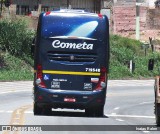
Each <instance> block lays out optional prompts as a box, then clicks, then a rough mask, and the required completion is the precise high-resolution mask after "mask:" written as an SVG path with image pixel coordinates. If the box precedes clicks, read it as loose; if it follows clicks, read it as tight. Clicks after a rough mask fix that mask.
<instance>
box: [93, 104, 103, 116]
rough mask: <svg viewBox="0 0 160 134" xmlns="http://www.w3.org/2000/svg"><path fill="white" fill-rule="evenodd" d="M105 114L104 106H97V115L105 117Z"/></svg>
mask: <svg viewBox="0 0 160 134" xmlns="http://www.w3.org/2000/svg"><path fill="white" fill-rule="evenodd" d="M103 115H104V106H97V107H95V116H97V117H103Z"/></svg>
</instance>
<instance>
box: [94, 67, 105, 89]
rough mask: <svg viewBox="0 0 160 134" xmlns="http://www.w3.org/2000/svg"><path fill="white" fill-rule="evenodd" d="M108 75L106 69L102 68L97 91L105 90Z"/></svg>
mask: <svg viewBox="0 0 160 134" xmlns="http://www.w3.org/2000/svg"><path fill="white" fill-rule="evenodd" d="M106 73H107V70H106V68H105V67H101V69H100V77H99V81H98V84H97V86H96V88H95V90H102V89H103V88H105V87H106Z"/></svg>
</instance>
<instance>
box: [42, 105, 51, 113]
mask: <svg viewBox="0 0 160 134" xmlns="http://www.w3.org/2000/svg"><path fill="white" fill-rule="evenodd" d="M43 110H44V111H43V112H44V114H45V115H51V114H52V108H51V107H50V106H46V107H44V109H43Z"/></svg>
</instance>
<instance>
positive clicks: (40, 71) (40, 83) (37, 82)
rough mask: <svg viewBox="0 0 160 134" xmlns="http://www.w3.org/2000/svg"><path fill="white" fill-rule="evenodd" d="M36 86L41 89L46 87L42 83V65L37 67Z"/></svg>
mask: <svg viewBox="0 0 160 134" xmlns="http://www.w3.org/2000/svg"><path fill="white" fill-rule="evenodd" d="M36 84H37V85H38V86H40V87H42V88H46V85H45V83H44V81H43V73H42V65H40V64H38V65H37V79H36Z"/></svg>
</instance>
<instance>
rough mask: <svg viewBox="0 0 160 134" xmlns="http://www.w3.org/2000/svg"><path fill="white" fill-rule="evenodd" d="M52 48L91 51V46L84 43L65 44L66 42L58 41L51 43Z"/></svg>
mask: <svg viewBox="0 0 160 134" xmlns="http://www.w3.org/2000/svg"><path fill="white" fill-rule="evenodd" d="M52 46H53V47H54V48H68V49H88V50H93V44H87V43H86V42H84V43H78V44H76V43H66V42H60V40H55V41H53V43H52Z"/></svg>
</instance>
